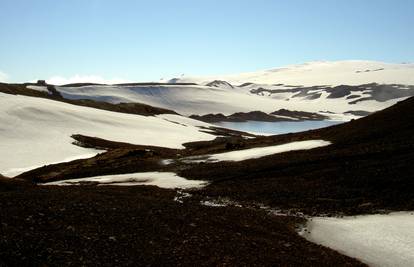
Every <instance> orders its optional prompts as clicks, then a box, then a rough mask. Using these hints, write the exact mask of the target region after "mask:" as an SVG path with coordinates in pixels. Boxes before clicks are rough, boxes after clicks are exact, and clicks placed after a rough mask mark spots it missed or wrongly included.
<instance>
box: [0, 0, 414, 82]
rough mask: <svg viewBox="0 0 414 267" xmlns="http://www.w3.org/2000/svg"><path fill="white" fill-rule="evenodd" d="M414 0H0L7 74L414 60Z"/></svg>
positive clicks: (152, 73) (160, 74)
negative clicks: (333, 61)
mask: <svg viewBox="0 0 414 267" xmlns="http://www.w3.org/2000/svg"><path fill="white" fill-rule="evenodd" d="M413 11H414V1H412V0H363V1H362V0H312V1H309V0H289V1H285V0H254V1H253V0H200V1H194V0H175V1H171V0H164V1H163V0H147V1H140V0H0V12H1V13H0V14H1V15H0V81H6V82H25V81H32V80H36V79H55V80H59V79H60V80H63V81H78V80H82V79H83V80H85V79H86V80H91V81H92V80H93V81H99V80H101V81H102V82H105V81H106V82H108V81H109V82H110V81H112V82H122V81H158V80H159V79H162V78H164V79H169V78H173V77H178V76H180V75H182V74H185V75H214V74H231V73H240V72H249V71H255V70H261V69H270V68H274V67H280V66H284V65H288V64H298V63H304V62H308V61H315V60H348V59H352V60H355V59H361V60H377V61H385V62H390V63H401V62H413V61H414V31H413V26H414V16H413V15H412V12H413Z"/></svg>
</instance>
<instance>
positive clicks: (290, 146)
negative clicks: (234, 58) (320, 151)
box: [184, 140, 331, 163]
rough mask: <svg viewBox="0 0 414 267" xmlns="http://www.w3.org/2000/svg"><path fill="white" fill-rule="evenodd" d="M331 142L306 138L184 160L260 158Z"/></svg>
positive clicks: (196, 161) (195, 161) (191, 161)
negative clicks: (305, 139)
mask: <svg viewBox="0 0 414 267" xmlns="http://www.w3.org/2000/svg"><path fill="white" fill-rule="evenodd" d="M330 144H331V142H329V141H324V140H308V141H298V142H291V143H287V144H283V145H276V146H266V147H256V148H250V149H243V150H236V151H231V152H225V153H219V154H212V155H207V156H199V157H189V158H186V159H184V162H189V163H198V162H217V161H242V160H247V159H255V158H261V157H264V156H268V155H273V154H277V153H283V152H288V151H294V150H306V149H312V148H317V147H323V146H327V145H330Z"/></svg>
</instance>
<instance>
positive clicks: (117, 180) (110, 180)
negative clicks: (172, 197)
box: [43, 172, 207, 189]
mask: <svg viewBox="0 0 414 267" xmlns="http://www.w3.org/2000/svg"><path fill="white" fill-rule="evenodd" d="M85 182H96V183H98V184H99V185H119V186H133V185H155V186H158V187H161V188H181V189H188V188H200V187H204V186H206V185H207V182H205V181H199V180H187V179H185V178H183V177H180V176H178V175H176V174H175V173H173V172H142V173H128V174H117V175H105V176H94V177H87V178H79V179H71V180H61V181H57V182H50V183H45V184H43V185H81V184H82V183H85Z"/></svg>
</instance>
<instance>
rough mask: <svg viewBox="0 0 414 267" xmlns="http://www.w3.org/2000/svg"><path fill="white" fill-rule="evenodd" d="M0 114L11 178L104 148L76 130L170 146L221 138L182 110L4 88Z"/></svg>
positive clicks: (0, 148) (0, 146)
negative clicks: (79, 138)
mask: <svg viewBox="0 0 414 267" xmlns="http://www.w3.org/2000/svg"><path fill="white" fill-rule="evenodd" d="M0 113H1V116H0V140H1V142H0V173H2V174H4V175H6V176H10V177H12V176H15V175H18V174H19V173H21V172H24V171H26V170H28V169H30V168H32V167H39V166H43V165H46V164H50V163H56V162H62V161H66V160H68V159H70V160H74V159H77V158H84V157H85V156H93V155H94V154H96V153H98V152H100V151H97V150H91V149H86V148H82V147H78V146H75V145H73V144H72V142H73V141H74V140H73V139H72V138H71V137H70V136H71V135H72V134H82V135H86V136H93V137H99V138H103V139H107V140H111V141H118V142H127V143H132V144H140V145H152V146H162V147H169V148H183V146H182V144H183V143H185V142H192V141H201V140H212V139H214V138H215V136H214V135H210V134H207V133H204V132H201V131H199V130H200V129H199V128H197V127H195V125H208V124H205V123H202V122H198V121H193V120H191V119H188V118H183V117H181V116H178V115H160V116H156V117H152V116H150V117H145V116H139V115H132V114H124V113H116V112H110V111H105V110H99V109H94V108H87V107H80V106H75V105H70V104H66V103H62V102H57V101H52V100H47V99H42V98H36V97H27V96H19V95H9V94H2V93H0Z"/></svg>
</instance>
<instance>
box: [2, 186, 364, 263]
mask: <svg viewBox="0 0 414 267" xmlns="http://www.w3.org/2000/svg"><path fill="white" fill-rule="evenodd" d="M3 184H4V183H3V182H2V181H1V180H0V223H1V224H0V266H84V265H86V266H176V265H180V266H194V265H198V266H225V265H226V266H235V265H237V266H275V265H277V266H280V265H282V266H301V265H306V266H359V265H361V266H362V264H360V263H358V262H357V261H355V260H353V259H351V258H348V257H346V256H342V255H340V254H339V253H337V252H334V251H332V250H329V249H327V248H323V247H321V246H318V245H315V244H312V243H310V242H308V241H306V240H305V239H303V238H301V237H299V236H298V235H297V234H296V233H295V231H294V226H295V225H297V224H298V223H301V222H302V220H301V219H297V218H293V217H275V216H270V215H267V214H266V213H264V212H258V211H254V210H249V209H242V208H235V207H226V208H215V207H205V206H201V205H199V204H198V203H192V202H191V200H190V202H184V203H179V202H176V201H173V198H174V196H175V195H176V193H175V191H173V190H162V189H159V188H156V187H142V186H138V187H107V186H105V187H88V186H82V187H60V188H59V187H51V186H48V187H30V186H27V187H26V188H22V187H21V186H15V187H13V186H10V184H8V186H7V187H4V186H3Z"/></svg>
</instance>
